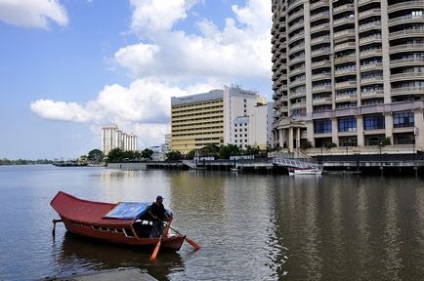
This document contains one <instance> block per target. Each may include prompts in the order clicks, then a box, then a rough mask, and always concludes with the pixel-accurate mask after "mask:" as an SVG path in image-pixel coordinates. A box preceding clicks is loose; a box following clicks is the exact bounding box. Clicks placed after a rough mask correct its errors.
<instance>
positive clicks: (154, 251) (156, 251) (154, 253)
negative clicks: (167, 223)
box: [150, 239, 161, 261]
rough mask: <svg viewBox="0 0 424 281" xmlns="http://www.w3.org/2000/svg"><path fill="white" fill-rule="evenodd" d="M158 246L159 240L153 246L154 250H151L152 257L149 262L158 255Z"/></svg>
mask: <svg viewBox="0 0 424 281" xmlns="http://www.w3.org/2000/svg"><path fill="white" fill-rule="evenodd" d="M160 244H161V242H160V239H159V241H158V243H157V244H156V246H155V249H154V250H153V253H152V255H151V256H150V261H154V260H155V259H156V256H157V255H158V253H159V248H160Z"/></svg>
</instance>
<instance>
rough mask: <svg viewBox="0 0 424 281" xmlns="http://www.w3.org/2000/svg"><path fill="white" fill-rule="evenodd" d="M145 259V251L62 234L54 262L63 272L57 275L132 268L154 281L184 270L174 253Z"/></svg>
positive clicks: (182, 263) (178, 256) (180, 259)
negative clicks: (142, 272) (148, 275)
mask: <svg viewBox="0 0 424 281" xmlns="http://www.w3.org/2000/svg"><path fill="white" fill-rule="evenodd" d="M149 258H150V253H149V252H145V251H141V250H139V249H131V248H125V247H119V246H114V245H109V244H105V243H98V242H95V241H91V240H87V239H84V238H82V237H80V236H77V235H73V234H71V233H69V232H66V233H65V235H64V237H63V242H62V245H61V248H60V251H59V256H58V263H59V264H60V266H61V268H62V270H63V272H62V273H61V275H66V274H75V273H83V272H87V271H98V270H106V269H116V268H123V267H134V268H139V269H141V270H142V271H147V272H148V273H149V274H150V275H152V276H153V277H155V278H156V279H158V280H169V279H168V277H167V276H168V275H169V274H171V273H174V272H178V271H182V270H184V262H183V260H182V258H181V256H180V255H179V254H178V253H168V252H167V253H162V252H161V253H160V254H159V255H158V258H157V260H156V261H155V263H152V262H150V261H149Z"/></svg>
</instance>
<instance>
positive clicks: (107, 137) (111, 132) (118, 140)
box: [102, 125, 137, 155]
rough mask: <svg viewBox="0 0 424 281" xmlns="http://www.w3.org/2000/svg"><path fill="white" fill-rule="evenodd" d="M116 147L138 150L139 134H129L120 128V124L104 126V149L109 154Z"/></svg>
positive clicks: (105, 153)
mask: <svg viewBox="0 0 424 281" xmlns="http://www.w3.org/2000/svg"><path fill="white" fill-rule="evenodd" d="M114 148H120V149H122V150H124V151H136V150H137V136H135V135H128V134H126V133H124V132H122V131H121V130H119V129H118V126H116V125H112V126H107V127H103V128H102V151H103V154H104V155H107V154H108V153H109V151H111V150H112V149H114Z"/></svg>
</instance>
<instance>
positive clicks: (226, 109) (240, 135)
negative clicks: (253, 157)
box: [171, 87, 273, 154]
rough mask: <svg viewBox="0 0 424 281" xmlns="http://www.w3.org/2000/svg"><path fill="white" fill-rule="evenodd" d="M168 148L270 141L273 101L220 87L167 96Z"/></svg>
mask: <svg viewBox="0 0 424 281" xmlns="http://www.w3.org/2000/svg"><path fill="white" fill-rule="evenodd" d="M171 107H172V112H171V119H172V120H171V131H172V132H171V150H174V151H180V152H181V153H183V154H186V153H188V152H189V151H191V150H193V149H200V148H202V147H204V146H207V145H217V146H220V145H228V144H234V145H237V146H239V147H240V148H243V149H245V148H246V147H247V146H249V145H250V146H258V147H260V148H261V149H265V148H266V147H267V146H268V145H270V144H271V141H272V139H271V137H272V118H273V112H272V110H273V105H272V103H270V104H268V103H267V102H266V99H265V98H264V97H260V96H259V95H258V93H257V92H256V91H250V90H243V89H241V88H239V87H224V89H223V90H212V91H210V92H208V93H204V94H198V95H192V96H186V97H172V98H171Z"/></svg>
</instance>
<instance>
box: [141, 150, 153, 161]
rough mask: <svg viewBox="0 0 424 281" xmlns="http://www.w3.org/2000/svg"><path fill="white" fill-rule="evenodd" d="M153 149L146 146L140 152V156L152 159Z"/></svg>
mask: <svg viewBox="0 0 424 281" xmlns="http://www.w3.org/2000/svg"><path fill="white" fill-rule="evenodd" d="M152 155H153V150H151V149H148V148H146V149H145V150H143V151H142V152H141V157H142V158H144V159H152Z"/></svg>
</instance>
